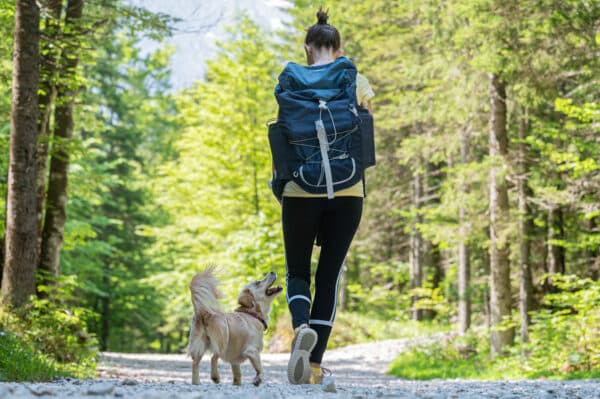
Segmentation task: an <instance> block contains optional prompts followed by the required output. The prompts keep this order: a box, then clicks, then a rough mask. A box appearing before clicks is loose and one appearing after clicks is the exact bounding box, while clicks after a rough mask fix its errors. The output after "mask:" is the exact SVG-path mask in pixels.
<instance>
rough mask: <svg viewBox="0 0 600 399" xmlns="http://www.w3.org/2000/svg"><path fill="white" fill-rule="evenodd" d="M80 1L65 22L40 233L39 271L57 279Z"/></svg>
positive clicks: (71, 4)
mask: <svg viewBox="0 0 600 399" xmlns="http://www.w3.org/2000/svg"><path fill="white" fill-rule="evenodd" d="M82 11H83V0H69V2H68V6H67V13H66V19H65V32H69V34H67V33H65V41H66V44H65V48H64V50H63V54H62V56H61V65H60V72H59V73H60V84H59V85H58V86H57V98H58V99H59V103H58V104H57V106H56V110H55V116H54V143H53V145H54V146H55V147H56V148H55V149H54V150H53V156H52V159H51V161H50V179H49V181H48V199H47V204H46V216H45V220H44V230H43V234H42V252H41V259H40V269H41V270H43V271H45V272H46V274H48V275H50V276H58V274H59V261H60V250H61V248H62V243H63V232H64V227H65V221H66V207H67V174H68V167H69V150H68V144H69V142H70V139H71V136H72V134H73V98H74V96H75V91H74V90H73V88H72V86H73V79H74V77H75V70H76V68H77V63H78V57H77V46H78V45H79V44H78V43H79V40H78V39H80V38H79V37H78V32H79V30H80V29H79V25H80V19H81V14H82Z"/></svg>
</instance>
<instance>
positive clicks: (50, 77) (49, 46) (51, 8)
mask: <svg viewBox="0 0 600 399" xmlns="http://www.w3.org/2000/svg"><path fill="white" fill-rule="evenodd" d="M62 3H63V2H62V0H49V1H48V2H47V3H46V6H45V7H44V11H45V12H44V14H45V18H44V31H43V38H44V39H43V40H42V45H41V48H42V51H41V56H40V57H41V59H40V90H39V96H40V99H39V109H40V110H39V119H38V137H37V183H36V184H37V224H38V241H37V249H36V256H37V258H38V259H37V262H39V256H40V251H41V245H42V228H43V226H42V220H43V215H44V207H45V205H46V181H47V180H48V142H49V134H48V133H49V129H50V114H51V110H52V105H53V103H54V98H55V96H56V87H55V74H56V69H57V67H56V63H57V61H58V56H59V54H60V50H59V46H58V37H59V32H60V17H61V10H62Z"/></svg>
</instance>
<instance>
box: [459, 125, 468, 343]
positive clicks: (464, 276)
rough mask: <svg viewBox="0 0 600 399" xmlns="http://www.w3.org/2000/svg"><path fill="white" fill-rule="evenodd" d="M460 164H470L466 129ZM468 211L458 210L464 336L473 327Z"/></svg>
mask: <svg viewBox="0 0 600 399" xmlns="http://www.w3.org/2000/svg"><path fill="white" fill-rule="evenodd" d="M460 162H461V163H462V164H466V163H468V162H469V133H468V131H467V130H466V129H465V130H464V131H463V132H462V134H461V144H460ZM468 189H469V188H468V185H467V184H466V183H462V184H461V186H460V190H461V192H462V193H463V194H466V193H467V191H468ZM466 219H467V218H466V210H465V207H464V206H463V205H462V203H461V205H460V206H459V208H458V224H459V228H458V239H459V241H458V270H457V273H458V332H459V333H460V334H464V333H465V332H467V330H468V329H469V327H470V325H471V297H470V292H469V280H470V275H471V271H470V269H471V267H470V263H469V246H468V244H467V235H468V233H467V227H466V224H467V220H466Z"/></svg>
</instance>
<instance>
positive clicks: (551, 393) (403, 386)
mask: <svg viewBox="0 0 600 399" xmlns="http://www.w3.org/2000/svg"><path fill="white" fill-rule="evenodd" d="M411 344H412V341H411V340H406V339H400V340H388V341H380V342H373V343H368V344H362V345H353V346H348V347H345V348H341V349H336V350H331V351H328V352H327V353H326V355H325V359H324V360H325V363H324V365H326V366H327V367H329V368H331V369H332V370H333V371H334V377H335V386H336V390H337V392H335V393H332V392H326V391H325V390H324V388H323V387H322V386H314V385H290V384H288V383H287V378H286V365H287V360H288V355H287V354H263V356H262V360H263V366H264V369H265V382H264V383H263V385H261V386H260V387H258V388H257V387H254V386H253V385H252V384H251V380H252V377H253V376H254V371H253V370H252V369H251V367H250V365H249V364H248V363H245V364H244V365H243V367H242V374H243V377H242V386H241V387H236V386H232V385H231V381H232V378H231V371H230V369H229V365H227V364H225V363H220V365H219V371H220V373H221V381H222V382H221V384H218V385H216V384H213V383H212V382H211V381H210V379H209V376H208V369H209V358H208V356H207V357H206V358H205V359H204V360H203V363H202V365H201V382H202V384H201V385H199V386H194V385H191V384H190V378H191V377H190V376H191V360H190V359H188V358H186V357H185V356H184V355H153V354H123V353H104V354H103V355H102V362H101V364H100V367H99V371H100V378H98V379H95V380H83V381H82V380H61V381H57V382H54V383H45V384H30V383H21V384H19V383H0V399H1V398H5V397H6V398H13V397H14V398H36V397H40V396H44V397H60V398H62V397H72V398H73V397H74V398H93V397H97V398H98V397H102V398H115V397H117V398H119V397H123V398H145V399H158V398H189V399H191V398H195V399H200V398H203V399H225V398H233V399H275V398H282V399H283V398H286V399H288V398H292V399H320V398H351V399H367V398H423V399H425V398H428V399H437V398H460V399H462V398H473V399H475V398H498V399H509V398H511V399H517V398H536V399H538V398H541V399H550V398H569V399H576V398H581V399H584V398H585V399H587V398H599V399H600V384H599V383H598V381H591V380H582V381H543V380H535V381H498V382H481V381H464V380H434V381H425V382H423V381H407V380H401V379H397V378H393V377H390V376H387V375H386V374H385V372H386V370H387V367H388V364H389V363H390V362H391V361H392V360H393V359H394V358H395V357H396V356H397V354H398V353H400V352H401V351H402V350H404V349H405V348H406V347H407V346H408V345H411Z"/></svg>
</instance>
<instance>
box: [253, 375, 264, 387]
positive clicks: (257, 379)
mask: <svg viewBox="0 0 600 399" xmlns="http://www.w3.org/2000/svg"><path fill="white" fill-rule="evenodd" d="M261 382H262V378H261V377H260V375H257V376H256V377H254V379H253V380H252V383H253V384H254V386H259V385H260V383H261Z"/></svg>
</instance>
